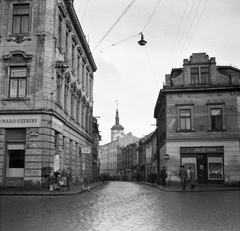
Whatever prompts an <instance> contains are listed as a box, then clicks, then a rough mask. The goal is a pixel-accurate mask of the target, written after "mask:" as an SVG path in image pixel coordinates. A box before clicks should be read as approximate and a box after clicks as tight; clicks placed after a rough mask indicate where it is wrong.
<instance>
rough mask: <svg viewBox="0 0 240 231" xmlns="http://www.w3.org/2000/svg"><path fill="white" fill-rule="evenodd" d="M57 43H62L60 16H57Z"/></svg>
mask: <svg viewBox="0 0 240 231" xmlns="http://www.w3.org/2000/svg"><path fill="white" fill-rule="evenodd" d="M58 17H59V19H58V43H59V44H61V45H62V18H61V16H60V15H59V16H58Z"/></svg>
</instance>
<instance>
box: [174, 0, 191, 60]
mask: <svg viewBox="0 0 240 231" xmlns="http://www.w3.org/2000/svg"><path fill="white" fill-rule="evenodd" d="M194 2H195V0H194V1H193V3H192V6H191V9H190V12H189V14H188V17H187V21H186V23H185V26H184V29H183V33H182V36H181V38H180V42H179V43H178V47H177V51H176V55H175V57H174V59H173V63H175V60H176V56H177V53H178V50H179V47H180V44H181V41H182V38H183V35H184V34H185V30H186V27H187V24H188V21H189V18H190V15H191V12H192V9H193V5H194Z"/></svg>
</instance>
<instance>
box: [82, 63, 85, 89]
mask: <svg viewBox="0 0 240 231" xmlns="http://www.w3.org/2000/svg"><path fill="white" fill-rule="evenodd" d="M84 80H85V70H84V63H83V64H82V87H83V90H84V86H85V81H84Z"/></svg>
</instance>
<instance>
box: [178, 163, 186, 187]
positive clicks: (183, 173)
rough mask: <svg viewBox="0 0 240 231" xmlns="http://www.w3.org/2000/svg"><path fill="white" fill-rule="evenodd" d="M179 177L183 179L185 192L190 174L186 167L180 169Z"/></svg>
mask: <svg viewBox="0 0 240 231" xmlns="http://www.w3.org/2000/svg"><path fill="white" fill-rule="evenodd" d="M179 177H180V179H181V184H182V189H183V190H185V188H186V181H187V178H188V173H187V170H186V169H185V167H184V165H182V166H181V168H180V169H179Z"/></svg>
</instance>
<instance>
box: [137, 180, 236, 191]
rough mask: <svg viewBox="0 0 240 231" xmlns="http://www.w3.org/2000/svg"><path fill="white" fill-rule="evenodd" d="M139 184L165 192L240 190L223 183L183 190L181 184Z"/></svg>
mask: <svg viewBox="0 0 240 231" xmlns="http://www.w3.org/2000/svg"><path fill="white" fill-rule="evenodd" d="M139 183H141V184H147V185H149V186H151V187H155V188H158V189H160V190H163V191H167V192H216V191H240V187H239V186H238V187H237V186H236V187H231V186H225V185H195V188H194V189H191V188H190V185H187V186H186V189H185V190H182V186H181V185H179V186H177V185H173V186H171V185H170V186H167V187H166V188H163V186H162V185H156V184H154V185H153V184H151V183H149V182H144V181H140V182H139Z"/></svg>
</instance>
